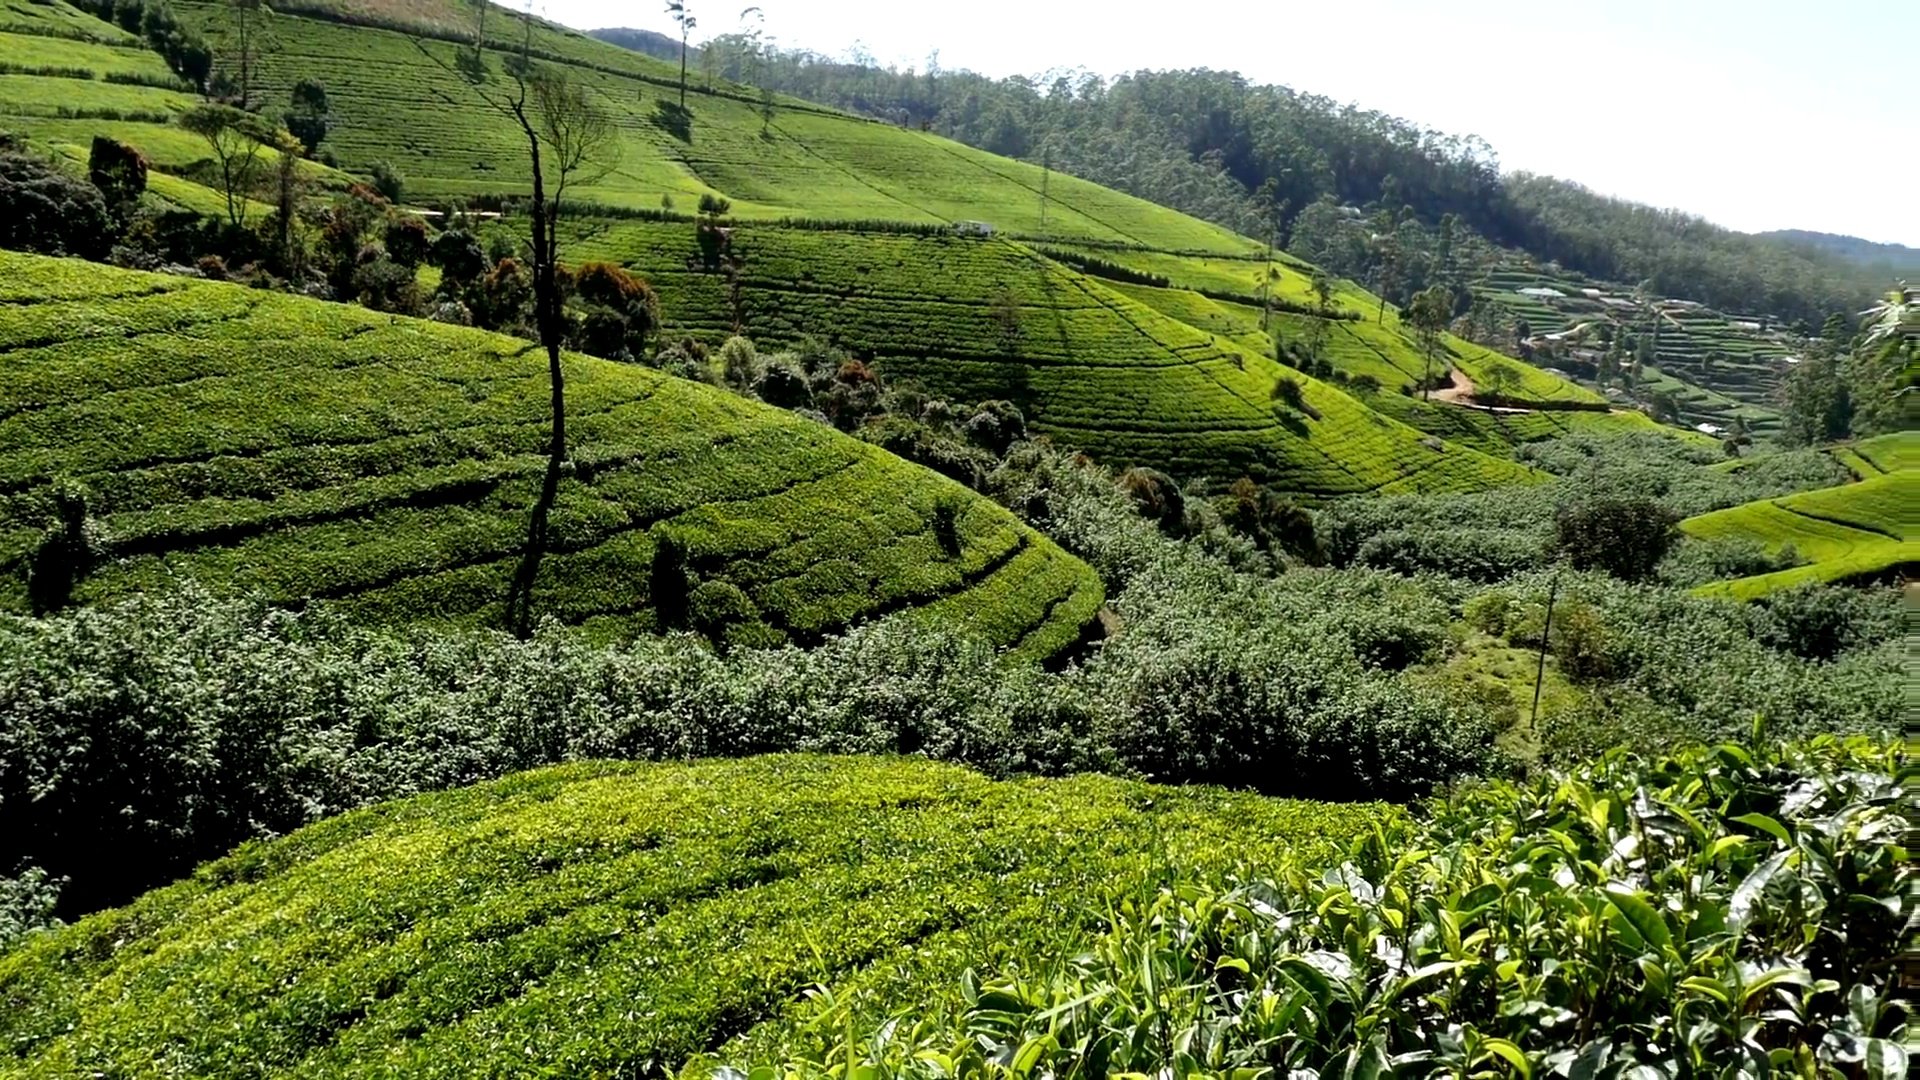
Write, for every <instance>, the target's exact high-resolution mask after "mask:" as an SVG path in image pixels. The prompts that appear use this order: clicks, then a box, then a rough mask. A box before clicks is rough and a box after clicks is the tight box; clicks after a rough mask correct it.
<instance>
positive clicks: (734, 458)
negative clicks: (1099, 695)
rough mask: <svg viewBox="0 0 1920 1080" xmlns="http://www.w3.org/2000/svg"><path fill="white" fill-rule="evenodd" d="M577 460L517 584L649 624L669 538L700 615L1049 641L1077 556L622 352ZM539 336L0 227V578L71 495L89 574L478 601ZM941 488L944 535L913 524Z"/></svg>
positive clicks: (522, 501) (831, 439) (1057, 637)
mask: <svg viewBox="0 0 1920 1080" xmlns="http://www.w3.org/2000/svg"><path fill="white" fill-rule="evenodd" d="M568 385H569V410H570V414H571V415H570V419H569V425H568V429H569V434H570V436H571V440H572V452H573V455H574V458H575V461H576V472H575V474H574V476H573V478H572V479H570V480H568V481H566V482H564V483H563V484H562V486H561V493H560V498H559V502H558V505H557V506H556V508H555V511H554V528H555V530H556V533H557V535H558V537H559V539H558V540H557V542H556V548H555V550H554V551H553V552H552V554H550V555H548V556H547V557H546V558H545V560H544V561H543V563H542V567H541V576H540V579H539V581H538V583H537V585H536V589H535V605H536V608H537V610H539V611H541V612H543V613H547V614H551V615H553V616H555V617H558V618H560V619H562V620H564V621H567V622H571V623H581V624H586V625H588V626H590V627H595V628H598V629H601V630H604V631H607V632H610V633H627V632H632V631H635V630H642V629H647V628H650V627H653V626H655V625H656V618H655V610H654V605H653V598H652V594H651V585H650V571H649V566H650V564H651V562H652V560H653V557H654V553H655V550H656V547H657V545H658V543H659V542H660V541H661V540H662V539H663V538H664V537H667V536H672V537H674V538H675V539H677V540H678V541H679V542H680V543H681V545H682V546H683V547H684V548H685V549H686V550H687V551H688V558H689V563H690V569H691V570H692V571H693V572H694V573H695V574H696V575H697V578H698V580H699V581H700V582H701V584H700V585H699V587H698V588H697V589H695V593H694V607H695V609H696V610H695V611H694V616H693V617H694V619H695V620H696V621H698V620H699V619H701V618H702V615H701V608H702V606H703V605H706V606H709V607H711V608H712V609H713V612H714V614H713V617H714V618H716V619H719V620H720V621H719V622H718V623H716V624H715V625H713V626H712V627H710V628H707V629H710V630H711V632H712V633H713V634H714V635H715V636H717V637H721V638H725V639H728V640H735V641H742V642H745V641H773V640H781V639H796V640H801V641H805V640H810V639H813V638H816V637H818V636H819V635H820V634H823V633H826V632H829V631H832V630H835V629H838V628H841V627H844V626H846V625H848V624H849V623H852V622H855V621H859V620H863V619H869V618H872V617H875V616H878V615H881V614H884V613H887V612H891V611H896V610H903V609H909V608H918V609H921V610H923V611H926V612H927V613H928V617H931V618H940V619H942V620H945V621H948V622H950V623H956V624H960V625H965V626H970V627H972V628H973V629H974V630H976V631H977V632H978V633H979V634H980V635H981V636H982V637H984V638H986V639H987V640H990V641H992V642H994V643H996V644H998V645H1001V646H1005V647H1008V648H1017V649H1020V650H1021V651H1023V652H1026V653H1029V654H1034V655H1045V654H1048V653H1051V652H1054V651H1057V650H1058V649H1059V648H1061V647H1063V646H1065V645H1067V644H1069V643H1071V642H1072V641H1073V640H1074V638H1075V637H1076V635H1077V634H1078V632H1079V629H1080V627H1081V626H1082V625H1084V624H1085V623H1086V622H1087V620H1089V619H1091V618H1092V616H1093V614H1094V612H1095V611H1096V610H1097V608H1098V607H1099V605H1100V603H1101V587H1100V583H1099V581H1098V580H1097V578H1095V577H1094V575H1093V573H1092V572H1091V571H1090V570H1089V569H1088V568H1087V567H1086V566H1084V565H1083V564H1081V563H1079V562H1078V561H1077V560H1075V559H1073V558H1071V557H1069V556H1067V555H1066V554H1064V553H1063V552H1061V551H1060V550H1059V548H1057V547H1056V546H1054V545H1053V544H1052V543H1051V542H1050V541H1048V540H1046V539H1044V538H1043V537H1040V536H1039V535H1038V534H1036V533H1034V532H1032V531H1031V530H1029V529H1027V528H1025V527H1023V526H1021V525H1020V524H1019V523H1018V522H1017V521H1016V520H1015V519H1014V518H1013V516H1012V515H1011V514H1009V513H1007V512H1006V511H1004V510H1002V509H1000V508H999V507H997V506H995V505H993V504H991V503H989V502H987V501H986V500H983V499H980V498H978V497H976V496H974V495H973V494H972V493H970V492H968V491H967V490H966V489H965V488H962V487H960V486H959V485H957V484H954V483H952V482H950V481H948V480H946V479H945V478H942V477H939V476H937V475H935V474H934V473H932V472H929V471H927V470H924V469H921V468H919V467H917V466H912V465H908V464H906V463H905V462H902V461H900V460H899V459H897V458H894V457H892V456H891V455H888V454H886V453H884V452H882V451H880V450H878V449H875V448H873V447H870V446H868V445H866V444H864V443H861V442H858V441H856V440H853V439H850V438H847V437H845V436H842V435H840V434H839V433H837V432H834V431H832V430H831V429H828V428H826V427H824V426H821V425H818V424H815V423H812V422H810V421H807V420H804V419H801V418H799V417H795V416H793V415H792V414H789V413H785V412H782V411H778V410H774V409H770V408H767V407H765V406H761V405H759V404H757V403H753V402H749V401H746V400H744V399H741V398H738V397H735V396H733V395H731V394H728V393H725V392H723V391H720V390H716V389H713V388H710V387H705V386H701V385H698V384H694V383H689V382H684V381H681V380H677V379H673V378H669V377H666V376H663V375H660V374H658V373H656V372H653V371H650V370H647V369H644V368H639V367H635V366H631V365H620V364H613V363H608V362H604V361H598V360H592V359H589V358H586V357H575V358H573V359H571V360H570V361H569V365H568ZM546 393H547V391H546V378H545V361H544V357H541V356H538V355H535V352H534V349H533V347H532V346H530V345H528V344H527V343H525V342H522V341H518V340H516V339H511V338H506V337H501V336H497V335H492V334H485V333H481V332H477V331H469V330H463V329H458V328H452V327H447V326H442V325H440V324H436V323H426V322H420V321H416V320H410V319H402V318H396V317H391V316H384V315H378V314H375V313H372V312H369V311H366V310H364V309H361V308H358V307H352V306H345V305H336V304H322V303H316V302H313V301H308V300H302V299H298V298H294V297H291V296H286V295H283V294H276V293H265V292H257V291H250V290H247V289H242V288H239V287H236V286H228V285H220V284H213V283H207V282H197V281H191V280H188V279H183V278H177V277H165V276H160V275H150V274H140V273H133V272H127V271H120V270H114V269H110V268H106V267H101V266H97V265H93V264H87V263H81V262H77V261H69V260H58V259H44V258H37V257H33V256H23V255H14V254H4V253H0V401H5V402H6V403H7V404H6V406H5V410H4V413H3V414H0V603H4V604H5V606H7V607H9V608H14V609H19V608H23V607H25V606H27V604H28V598H29V594H28V586H27V579H28V576H29V570H30V566H31V565H32V564H33V562H34V559H35V552H36V551H38V550H41V548H42V546H43V544H44V543H46V540H45V538H46V537H47V536H48V535H49V532H48V530H49V529H50V528H54V527H55V522H56V521H57V520H58V519H59V511H58V509H57V504H56V502H55V494H56V492H57V491H69V492H74V493H76V494H77V495H78V496H80V497H82V498H84V500H85V504H86V514H87V520H86V523H85V526H84V527H85V530H86V533H87V535H88V536H89V537H90V540H89V543H91V544H92V545H93V546H94V547H95V548H97V549H98V552H99V558H98V560H97V565H95V566H94V567H93V568H92V569H91V570H90V571H89V572H87V573H85V574H84V576H82V577H81V578H80V579H79V580H78V582H77V583H76V584H75V586H74V588H73V596H74V597H75V599H78V600H80V601H96V600H105V599H109V598H111V597H115V596H120V595H124V594H126V593H129V592H132V591H135V590H142V589H148V588H153V587H157V586H160V585H163V584H164V583H166V582H168V581H170V580H172V579H174V578H176V577H182V576H192V577H196V578H199V579H201V580H204V581H209V582H222V583H225V584H226V585H227V586H228V587H231V588H236V589H252V590H259V591H261V592H263V593H265V594H266V595H268V596H270V597H273V598H275V599H278V600H281V601H287V602H294V601H300V600H304V599H308V598H315V599H321V600H326V601H329V602H331V603H333V604H335V605H337V606H339V607H341V608H343V609H345V610H348V611H351V612H353V613H355V614H359V615H363V616H366V617H369V618H373V619H376V620H380V621H398V620H404V619H413V618H423V617H424V618H429V619H435V620H440V621H446V622H450V623H471V622H477V621H482V620H485V619H489V618H492V617H494V616H495V615H497V611H498V605H499V603H500V602H501V600H502V598H503V597H504V594H505V591H506V588H507V583H508V581H509V579H510V577H511V574H512V571H513V567H514V566H515V565H516V561H517V558H518V556H519V553H520V551H521V545H522V543H523V542H524V537H525V529H526V521H527V514H528V508H529V507H530V506H531V504H532V501H533V499H534V496H535V493H536V490H537V488H538V482H539V476H540V473H541V470H542V468H543V461H544V459H543V457H542V452H543V451H542V448H543V446H544V438H545V430H546V424H545V418H546ZM942 500H958V501H959V505H960V506H961V508H962V510H961V514H960V516H959V518H958V533H959V537H960V544H959V550H958V551H957V552H956V553H953V554H949V553H948V552H947V550H946V549H945V548H944V547H943V546H942V544H941V543H940V541H939V539H938V538H937V536H936V531H935V529H934V527H933V524H932V523H933V521H934V518H935V505H936V503H937V502H940V501H942Z"/></svg>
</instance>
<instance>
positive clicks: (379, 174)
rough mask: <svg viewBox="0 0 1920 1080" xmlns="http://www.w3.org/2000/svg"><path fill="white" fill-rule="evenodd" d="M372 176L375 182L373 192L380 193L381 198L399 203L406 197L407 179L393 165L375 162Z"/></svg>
mask: <svg viewBox="0 0 1920 1080" xmlns="http://www.w3.org/2000/svg"><path fill="white" fill-rule="evenodd" d="M370 175H371V177H372V180H373V190H375V191H377V192H379V193H380V197H381V198H383V199H385V200H387V201H388V202H390V203H398V202H399V201H400V200H401V199H402V198H404V197H405V196H406V193H407V180H406V177H404V176H401V175H400V171H399V170H398V169H395V168H394V167H393V165H392V164H391V163H389V162H387V161H385V160H381V161H376V162H374V163H373V169H372V170H371V173H370Z"/></svg>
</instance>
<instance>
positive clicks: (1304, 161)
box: [705, 35, 1887, 326]
mask: <svg viewBox="0 0 1920 1080" xmlns="http://www.w3.org/2000/svg"><path fill="white" fill-rule="evenodd" d="M706 52H708V53H710V54H711V55H712V58H711V59H710V60H707V61H705V62H706V63H707V64H708V65H709V66H710V67H712V68H714V69H715V70H717V71H718V73H719V74H720V75H721V76H722V77H724V78H727V79H731V80H736V81H743V82H753V83H756V84H758V85H760V86H762V87H764V88H767V89H770V90H774V91H779V92H784V93H789V94H793V95H796V96H799V97H803V98H808V99H811V100H814V101H818V102H821V103H823V104H828V105H833V106H836V107H840V108H845V109H849V110H852V111H855V112H859V113H863V114H866V115H870V116H874V117H878V118H881V119H886V120H889V121H892V122H895V123H899V124H902V125H906V126H911V127H917V128H921V129H923V130H929V131H934V132H937V133H939V134H942V135H946V136H949V137H951V138H954V139H957V140H959V141H961V142H965V143H968V144H970V145H973V146H977V147H980V148H982V149H986V150H990V151H992V152H994V153H998V154H1004V155H1007V156H1009V157H1016V158H1026V159H1032V160H1036V161H1039V160H1045V161H1047V162H1048V163H1049V164H1050V165H1051V167H1053V168H1058V169H1062V170H1064V171H1067V172H1070V173H1074V174H1076V175H1079V176H1082V177H1084V178H1086V179H1088V180H1092V181H1094V182H1096V183H1100V184H1104V185H1107V186H1110V187H1114V188H1117V189H1119V190H1122V191H1126V192H1129V193H1131V194H1134V195H1138V196H1141V197H1142V198H1146V199H1149V200H1151V201H1154V202H1158V203H1161V204H1163V205H1166V206H1170V207H1173V208H1175V209H1178V210H1181V211H1184V212H1186V213H1189V214H1192V215H1194V216H1196V217H1200V218H1204V219H1207V220H1210V221H1214V222H1217V223H1219V224H1222V225H1225V226H1227V227H1229V228H1233V229H1236V230H1238V231H1240V232H1243V233H1245V234H1247V235H1250V236H1260V237H1263V236H1265V235H1266V234H1267V232H1268V227H1269V222H1270V221H1272V220H1275V219H1277V220H1278V222H1279V227H1280V232H1281V234H1282V235H1281V239H1282V242H1290V241H1291V239H1292V231H1293V229H1294V228H1295V227H1296V225H1297V223H1298V221H1299V219H1300V217H1301V216H1302V215H1304V214H1306V213H1307V212H1308V209H1309V208H1310V207H1312V206H1314V205H1316V204H1321V203H1330V204H1332V205H1334V206H1336V207H1340V206H1354V207H1359V208H1361V209H1363V210H1365V211H1366V212H1368V213H1369V214H1372V213H1375V212H1379V211H1385V212H1387V213H1389V214H1392V215H1395V216H1396V217H1399V216H1404V217H1406V218H1407V219H1410V220H1412V221H1414V222H1416V223H1418V224H1421V225H1423V226H1425V227H1427V228H1429V229H1437V228H1438V227H1439V225H1440V223H1441V221H1442V220H1443V219H1445V218H1447V217H1449V216H1452V217H1453V218H1454V219H1455V220H1456V221H1457V222H1458V223H1459V225H1460V226H1461V228H1462V230H1463V232H1471V233H1472V234H1474V235H1476V236H1477V237H1480V238H1483V239H1484V240H1485V241H1486V242H1488V243H1490V244H1493V245H1496V246H1499V247H1503V248H1518V249H1523V250H1525V251H1526V252H1528V253H1529V254H1531V255H1532V256H1533V257H1535V258H1536V259H1540V260H1542V261H1553V262H1558V263H1560V264H1562V265H1563V266H1566V267H1568V268H1570V269H1574V270H1577V271H1580V272H1582V273H1585V274H1587V275H1590V276H1592V277H1596V278H1601V279H1606V280H1612V281H1621V282H1629V283H1634V284H1640V283H1647V284H1649V285H1650V287H1651V289H1652V290H1653V291H1654V292H1656V293H1659V294H1661V295H1667V296H1675V297H1682V298H1685V299H1690V300H1697V301H1700V302H1702V303H1705V304H1708V305H1711V306H1713V307H1716V308H1720V309H1724V310H1732V311H1743V312H1744V311H1759V312H1766V313H1769V314H1773V315H1776V316H1779V317H1781V318H1783V319H1787V320H1790V321H1791V320H1804V321H1806V322H1807V323H1808V324H1809V325H1812V326H1818V325H1820V323H1821V321H1822V320H1823V319H1824V318H1825V317H1826V316H1827V315H1828V314H1829V313H1831V312H1834V311H1840V310H1853V309H1854V308H1856V307H1857V306H1858V305H1859V304H1861V303H1862V302H1864V301H1865V300H1866V299H1867V298H1869V297H1871V296H1873V295H1874V294H1876V293H1877V292H1879V291H1880V290H1882V289H1884V288H1885V287H1886V285H1887V282H1885V281H1882V280H1880V278H1879V275H1878V274H1877V272H1876V268H1874V267H1870V266H1862V265H1859V264H1857V263H1853V262H1849V261H1848V260H1846V259H1844V258H1841V257H1839V256H1838V255H1835V254H1832V253H1829V252H1824V251H1821V250H1817V249H1814V248H1811V247H1808V246H1806V245H1795V244H1791V243H1788V242H1785V241H1782V240H1779V239H1772V238H1765V237H1758V236H1751V235H1747V234H1744V233H1738V232H1734V231H1732V230H1729V229H1724V228H1720V227H1718V226H1715V225H1712V224H1711V223H1709V222H1707V221H1705V220H1703V219H1701V218H1698V217H1695V216H1693V215H1689V214H1685V213H1682V212H1680V211H1674V210H1659V209H1655V208H1652V207H1648V206H1642V205H1639V204H1636V203H1630V202H1626V201H1624V200H1619V199H1612V198H1607V197H1605V196H1602V195H1599V194H1596V193H1594V192H1592V191H1589V190H1588V189H1586V188H1584V187H1582V186H1581V185H1579V184H1577V183H1572V182H1569V181H1566V180H1560V179H1556V178H1553V177H1547V176H1538V175H1532V174H1527V173H1507V174H1503V173H1502V172H1501V169H1500V163H1499V157H1498V155H1497V154H1496V153H1495V151H1494V149H1493V147H1491V146H1490V145H1488V144H1487V143H1486V142H1485V141H1484V140H1482V139H1480V138H1478V137H1476V136H1471V135H1467V136H1462V135H1453V134H1448V133H1445V132H1440V131H1436V130H1433V129H1430V128H1426V127H1422V126H1420V125H1418V124H1414V123H1410V122H1408V121H1406V120H1402V119H1399V118H1397V117H1393V116H1390V115H1388V114H1386V113H1382V112H1378V111H1374V110H1368V109H1362V108H1359V107H1357V106H1354V105H1350V104H1342V103H1340V102H1337V101H1334V100H1333V99H1331V98H1327V97H1323V96H1320V95H1316V94H1310V93H1305V92H1302V91H1298V90H1294V89H1292V88H1289V87H1286V86H1274V85H1262V84H1257V83H1254V82H1252V81H1251V80H1249V79H1247V78H1245V77H1244V76H1241V75H1239V74H1236V73H1233V72H1224V71H1211V70H1204V69H1201V70H1189V71H1137V72H1133V73H1131V74H1126V75H1121V76H1119V77H1117V78H1112V79H1108V78H1103V77H1100V76H1097V75H1094V74H1091V73H1088V72H1085V71H1056V72H1052V73H1049V74H1048V75H1045V76H1042V77H1039V78H1032V77H1027V76H1013V77H1010V78H1005V79H992V78H988V77H986V76H982V75H978V74H975V73H973V72H970V71H964V70H961V71H949V70H946V69H944V68H942V67H941V66H940V65H939V62H938V54H937V53H936V54H935V55H934V56H933V57H932V58H930V59H929V61H928V63H927V64H926V65H925V67H924V68H923V69H919V70H916V69H913V68H907V69H904V70H902V69H896V68H891V67H881V66H878V65H877V64H875V63H873V62H872V60H871V58H870V57H867V56H865V55H864V54H859V53H856V54H855V55H854V56H853V57H852V58H851V59H845V60H842V59H835V58H830V57H826V56H822V55H819V54H817V53H812V52H808V51H803V50H780V49H775V48H772V47H771V46H768V45H766V44H765V43H764V42H763V41H762V40H761V39H759V38H758V37H746V36H743V35H722V36H721V37H718V38H716V39H714V40H713V41H712V42H709V43H708V45H707V47H706ZM1596 152H1601V151H1596ZM1334 269H1336V270H1337V271H1338V272H1341V273H1346V274H1350V275H1351V276H1355V277H1360V278H1364V277H1365V276H1367V275H1366V274H1365V273H1364V272H1362V273H1354V271H1355V270H1356V268H1355V267H1353V266H1340V267H1337V268H1334ZM1358 269H1361V270H1362V271H1364V270H1365V269H1367V268H1364V267H1363V268H1358Z"/></svg>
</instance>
